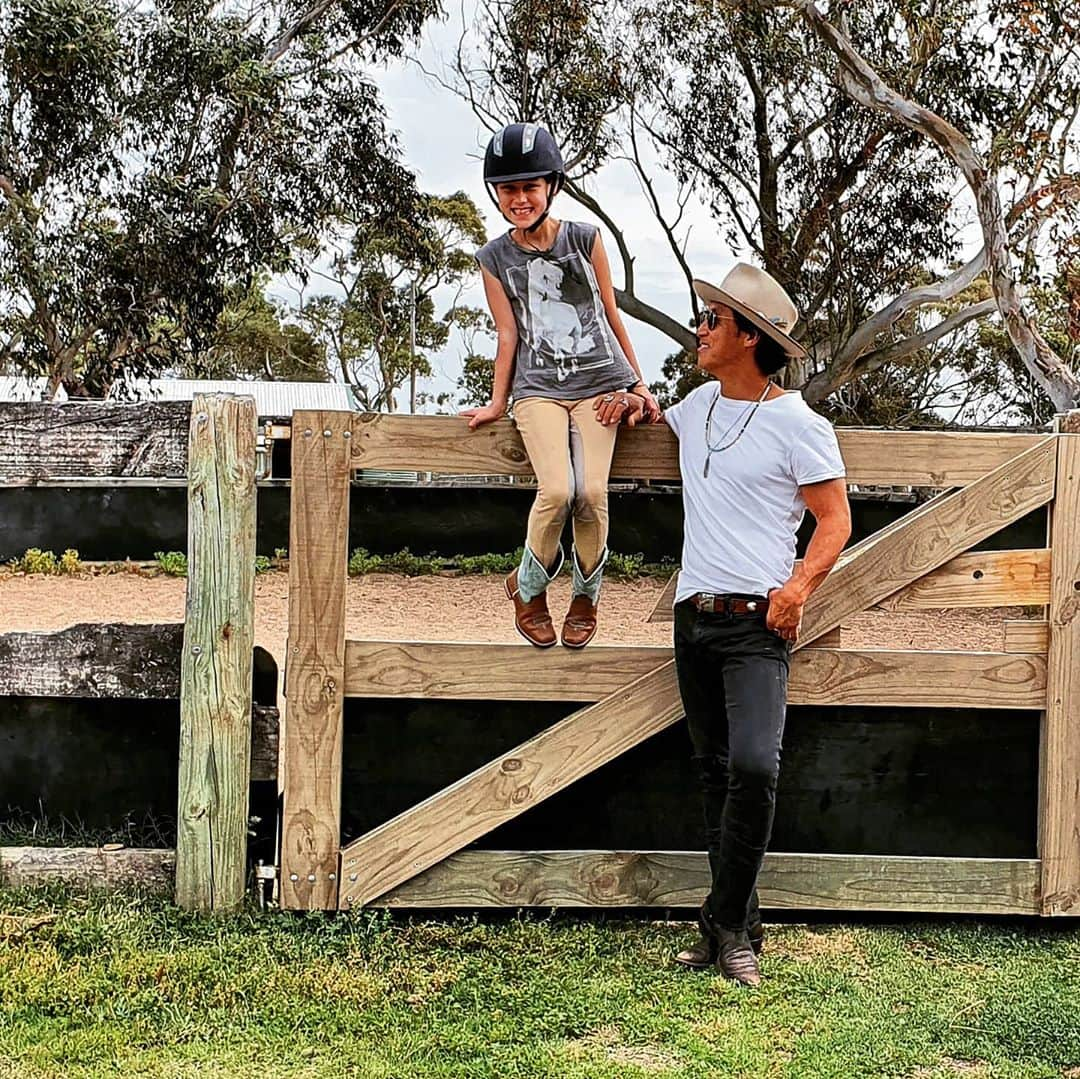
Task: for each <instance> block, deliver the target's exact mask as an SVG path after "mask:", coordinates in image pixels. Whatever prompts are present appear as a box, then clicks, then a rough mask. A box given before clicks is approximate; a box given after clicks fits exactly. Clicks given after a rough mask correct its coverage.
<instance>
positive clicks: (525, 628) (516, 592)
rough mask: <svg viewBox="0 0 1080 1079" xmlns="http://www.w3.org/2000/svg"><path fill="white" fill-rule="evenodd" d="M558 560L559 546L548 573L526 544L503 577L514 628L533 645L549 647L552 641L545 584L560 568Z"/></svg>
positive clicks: (553, 633) (553, 637)
mask: <svg viewBox="0 0 1080 1079" xmlns="http://www.w3.org/2000/svg"><path fill="white" fill-rule="evenodd" d="M562 562H563V553H562V548H560V549H559V558H558V561H557V562H556V565H555V569H554V572H552V573H548V572H547V570H545V569H544V567H543V566H542V565H541V564H540V561H539V560H538V559H537V557H536V556H535V555H534V554H533V553H532V551H530V550H529V548H528V547H526V548H525V552H524V554H523V555H522V556H521V564H520V565H519V566H518V568H517V569H515V570H513V571H511V573H510V575H509V576H508V577H507V578H506V582H505V583H506V595H507V596H508V597H509V599H510V600H511V601H512V602H513V604H514V628H515V629H516V630H517V631H518V633H520V634H521V636H522V637H524V638H525V640H527V641H528V642H529V644H533V645H536V647H537V648H550V647H551V646H552V645H553V644H555V641H556V637H555V627H554V625H552V622H551V615H550V614H549V613H548V606H547V586H548V585H549V584H550V583H551V581H552V580H553V579H554V578H555V576H556V575H557V574H558V572H559V570H560V569H562Z"/></svg>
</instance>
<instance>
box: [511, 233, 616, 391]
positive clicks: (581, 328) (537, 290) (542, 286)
mask: <svg viewBox="0 0 1080 1079" xmlns="http://www.w3.org/2000/svg"><path fill="white" fill-rule="evenodd" d="M591 270H592V267H591V266H590V265H589V264H588V263H587V262H586V261H585V259H583V258H582V256H581V255H580V254H578V253H577V252H576V251H575V252H572V253H571V254H569V255H565V256H563V257H562V258H559V259H552V258H548V257H537V258H531V259H529V261H528V262H527V263H526V264H525V265H524V266H512V267H509V268H508V269H507V275H508V277H509V280H510V284H511V286H512V288H513V292H514V295H513V297H512V298H513V299H515V300H516V301H517V303H518V306H519V312H518V313H519V324H520V325H521V326H523V327H524V331H525V333H524V336H525V338H526V343H527V344H528V346H529V353H530V355H531V357H532V363H533V364H534V365H535V366H537V367H546V366H547V365H548V364H549V363H550V364H552V365H554V367H555V374H556V377H557V378H558V380H559V381H560V382H565V381H566V379H568V378H569V377H570V376H572V375H574V374H576V373H577V372H578V371H587V370H593V369H595V368H597V367H607V366H610V365H611V364H613V363H614V362H615V357H614V355H613V354H612V351H611V346H610V344H609V342H608V339H607V335H606V334H605V333H604V330H603V327H602V325H601V322H600V318H601V310H602V309H601V307H600V291H599V289H598V288H597V287H596V281H595V278H594V276H593V274H592V273H591ZM522 315H523V316H524V317H520V316H522Z"/></svg>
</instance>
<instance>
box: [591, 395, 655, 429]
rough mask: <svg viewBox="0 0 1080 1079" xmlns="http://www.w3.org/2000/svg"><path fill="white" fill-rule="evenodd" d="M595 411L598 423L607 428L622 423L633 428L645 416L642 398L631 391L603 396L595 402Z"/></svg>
mask: <svg viewBox="0 0 1080 1079" xmlns="http://www.w3.org/2000/svg"><path fill="white" fill-rule="evenodd" d="M593 411H594V412H595V413H596V421H597V423H602V424H604V426H605V427H607V426H610V425H612V424H614V425H618V424H620V423H626V425H627V426H628V427H633V426H634V424H635V423H638V422H639V421H640V420H641V418H642V416H643V415H644V408H643V403H642V400H641V398H640V397H639V396H638V395H637V394H636V393H631V392H630V391H629V390H617V391H614V392H612V393H605V394H601V395H600V396H599V397H598V398H597V399H596V400H595V401H593Z"/></svg>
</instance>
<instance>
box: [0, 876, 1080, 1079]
mask: <svg viewBox="0 0 1080 1079" xmlns="http://www.w3.org/2000/svg"><path fill="white" fill-rule="evenodd" d="M687 938H688V931H687V927H686V926H685V925H670V924H650V923H646V922H641V921H607V922H604V921H601V920H596V919H590V918H584V917H581V918H578V917H570V916H560V917H558V918H551V919H544V918H537V917H521V918H515V919H511V920H496V921H490V922H485V921H482V920H478V919H476V918H456V919H446V920H440V921H415V922H407V921H403V920H391V919H390V918H389V917H387V916H386V915H385V914H378V913H369V912H359V913H356V914H352V915H348V916H346V915H341V916H337V917H331V916H323V915H307V916H295V915H285V914H281V913H259V912H255V911H249V912H245V913H243V914H241V915H238V916H235V917H231V918H217V919H210V918H200V917H194V916H190V915H187V914H184V913H182V912H180V911H178V910H176V909H175V908H174V907H173V906H171V905H170V904H169V903H166V902H164V901H162V900H159V899H149V898H144V897H138V896H135V895H131V894H120V895H115V894H114V895H101V894H95V895H91V896H82V895H78V894H74V893H66V892H63V891H58V890H45V891H35V892H30V891H18V890H6V891H4V890H0V1076H3V1077H5V1079H6V1077H8V1076H17V1077H19V1079H23V1077H26V1079H43V1077H50V1079H51V1077H54V1076H64V1077H65V1079H67V1077H74V1079H91V1077H93V1079H98V1077H104V1076H110V1077H112V1076H125V1077H126V1076H152V1077H170V1079H175V1077H189V1076H190V1077H193V1079H194V1077H198V1079H217V1077H224V1076H230V1077H231V1076H237V1077H241V1076H242V1077H247V1076H253V1077H254V1076H289V1077H305V1079H308V1077H310V1079H315V1077H321V1076H355V1077H363V1079H399V1077H400V1079H410V1077H413V1076H425V1077H426V1076H431V1077H440V1079H441V1077H446V1079H449V1077H458V1076H462V1077H464V1076H468V1077H473V1076H475V1077H491V1079H504V1077H522V1079H547V1077H550V1079H582V1077H596V1079H639V1077H656V1076H660V1077H663V1076H669V1077H670V1076H680V1077H682V1076H685V1077H701V1079H705V1077H714V1076H746V1077H755V1079H756V1077H770V1076H778V1077H779V1076H784V1077H787V1076H791V1077H807V1079H831V1077H837V1079H862V1077H872V1076H897V1077H900V1076H904V1077H911V1079H941V1077H946V1076H964V1077H968V1079H972V1077H976V1079H980V1077H989V1076H993V1077H1002V1079H1005V1077H1008V1079H1020V1077H1024V1079H1035V1077H1050V1076H1054V1077H1058V1079H1060V1077H1062V1076H1064V1075H1068V1074H1069V1073H1070V1071H1071V1069H1072V1068H1073V1067H1075V1066H1076V1065H1077V1064H1078V1063H1080V932H1078V930H1077V929H1076V928H1063V927H1062V926H1060V925H1057V924H1055V925H1053V926H1046V925H1040V926H1028V927H1022V928H1018V927H1016V926H1012V925H1010V926H1005V925H1001V924H996V925H986V924H974V923H963V924H958V923H938V924H934V925H906V926H902V927H890V926H885V927H881V926H860V927H846V928H845V927H813V928H807V927H799V926H777V927H771V928H770V937H769V940H768V943H767V952H766V961H765V972H766V981H765V983H764V985H763V986H762V988H761V989H759V990H757V991H745V990H739V989H737V988H735V987H734V986H731V985H729V984H728V983H726V982H724V981H723V980H722V979H720V978H719V977H716V976H714V975H712V974H692V973H687V972H684V971H681V970H679V969H677V968H675V967H674V966H673V965H672V963H671V961H670V956H671V953H672V950H673V949H675V948H676V947H677V946H678V945H679V944H680V942H682V941H685V940H686V939H687ZM1076 1074H1078V1075H1080V1071H1078V1072H1077V1073H1076Z"/></svg>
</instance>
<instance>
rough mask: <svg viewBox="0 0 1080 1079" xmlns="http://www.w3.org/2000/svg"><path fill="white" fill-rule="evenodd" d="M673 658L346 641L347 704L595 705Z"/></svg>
mask: <svg viewBox="0 0 1080 1079" xmlns="http://www.w3.org/2000/svg"><path fill="white" fill-rule="evenodd" d="M670 659H671V649H670V648H662V647H644V646H643V647H629V646H619V645H614V646H604V645H591V646H590V647H589V648H585V649H582V650H581V651H580V652H571V651H569V650H568V649H565V648H550V649H539V648H533V647H532V646H531V645H528V644H520V645H518V644H447V643H442V642H439V643H435V642H427V641H416V642H403V641H385V642H384V641H346V643H345V695H346V696H347V697H415V698H424V697H428V698H433V699H442V700H451V699H460V700H490V701H599V700H603V698H604V697H607V696H610V694H612V693H615V692H617V691H618V690H620V689H622V688H623V687H624V686H625V685H626V684H627V683H629V682H633V681H634V680H635V679H636V678H640V677H641V676H642V675H644V674H648V673H649V671H653V670H655V669H656V668H657V667H659V666H661V665H662V664H663V663H665V662H667V661H668V660H670Z"/></svg>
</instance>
